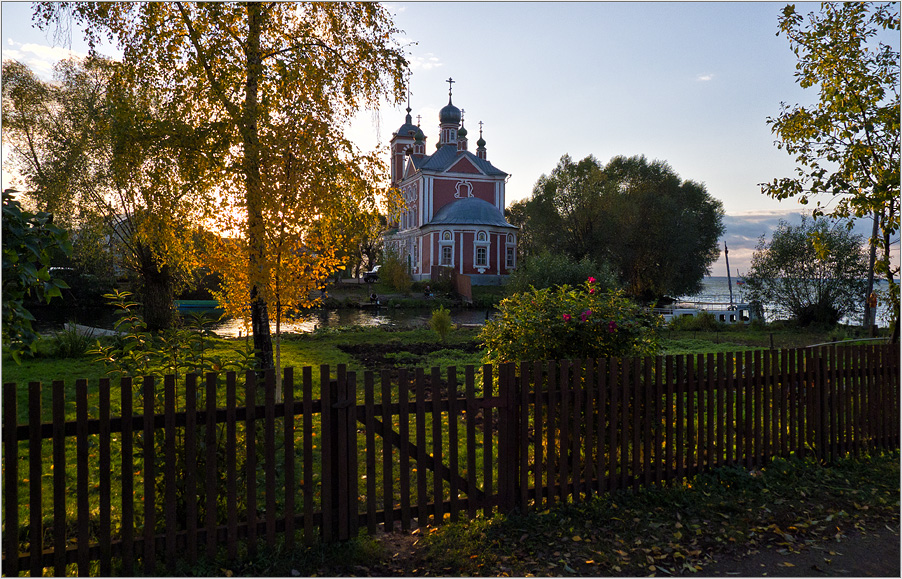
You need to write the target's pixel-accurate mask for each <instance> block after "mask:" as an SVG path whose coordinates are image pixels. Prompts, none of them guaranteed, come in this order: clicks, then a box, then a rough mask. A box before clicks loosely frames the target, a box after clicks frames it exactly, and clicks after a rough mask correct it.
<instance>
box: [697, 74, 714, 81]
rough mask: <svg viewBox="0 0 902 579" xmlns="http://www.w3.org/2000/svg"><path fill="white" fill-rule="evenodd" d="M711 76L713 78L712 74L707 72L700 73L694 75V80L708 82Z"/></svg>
mask: <svg viewBox="0 0 902 579" xmlns="http://www.w3.org/2000/svg"><path fill="white" fill-rule="evenodd" d="M713 78H714V75H713V74H710V73H709V74H700V75H698V76H697V77H695V80H697V81H699V82H708V81H709V80H711V79H713Z"/></svg>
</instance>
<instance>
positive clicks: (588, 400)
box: [580, 358, 599, 498]
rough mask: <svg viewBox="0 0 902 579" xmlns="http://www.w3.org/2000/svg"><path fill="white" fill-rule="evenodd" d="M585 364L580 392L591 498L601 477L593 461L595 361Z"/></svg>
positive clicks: (585, 485)
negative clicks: (582, 399) (583, 408)
mask: <svg viewBox="0 0 902 579" xmlns="http://www.w3.org/2000/svg"><path fill="white" fill-rule="evenodd" d="M585 364H586V372H585V377H584V378H583V385H582V387H581V389H580V390H581V392H583V397H584V400H585V411H584V412H585V413H584V416H585V418H584V419H583V424H585V427H586V435H585V437H584V440H583V469H585V482H584V487H583V488H584V492H585V493H586V498H589V497H591V496H592V495H593V494H594V491H595V488H594V487H595V482H594V481H596V480H598V476H599V475H598V470H597V465H598V462H597V461H595V460H592V451H593V449H594V448H595V447H596V446H597V445H596V444H595V438H596V434H595V432H594V424H593V422H594V420H595V389H594V384H595V360H594V359H592V358H586V360H585Z"/></svg>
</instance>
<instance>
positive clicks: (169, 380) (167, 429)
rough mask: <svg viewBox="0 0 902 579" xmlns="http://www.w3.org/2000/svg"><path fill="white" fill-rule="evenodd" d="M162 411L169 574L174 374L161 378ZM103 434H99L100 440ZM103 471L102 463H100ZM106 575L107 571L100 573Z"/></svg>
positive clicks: (173, 498) (169, 569) (171, 559)
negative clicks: (163, 420) (163, 419)
mask: <svg viewBox="0 0 902 579" xmlns="http://www.w3.org/2000/svg"><path fill="white" fill-rule="evenodd" d="M102 393H103V384H102V383H101V396H102ZM163 413H164V417H165V423H164V424H165V426H164V433H163V436H164V441H165V442H164V451H163V452H164V456H165V458H164V460H165V462H164V463H163V484H164V491H163V492H164V493H165V497H166V498H165V504H166V508H165V511H164V516H165V518H166V520H165V529H166V547H165V548H166V555H165V558H166V571H167V572H168V573H169V574H170V575H174V574H175V536H176V531H177V530H178V529H177V527H176V520H175V508H176V502H175V501H176V496H175V477H176V474H175V472H176V468H175V376H172V375H168V376H165V377H164V378H163ZM102 440H103V434H101V441H102ZM100 468H101V472H103V465H101V467H100ZM101 575H108V573H101Z"/></svg>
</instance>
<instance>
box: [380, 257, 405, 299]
mask: <svg viewBox="0 0 902 579" xmlns="http://www.w3.org/2000/svg"><path fill="white" fill-rule="evenodd" d="M379 280H380V281H382V283H384V284H385V285H387V286H388V287H390V288H391V289H393V290H395V291H398V292H401V293H405V294H406V293H408V292H410V287H411V284H412V283H413V280H411V279H410V274H408V273H407V265H406V264H405V263H404V262H403V261H402V260H401V258H400V257H398V255H397V254H396V253H393V252H386V254H385V259H384V261H383V262H382V267H381V268H380V269H379Z"/></svg>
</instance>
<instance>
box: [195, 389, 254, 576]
mask: <svg viewBox="0 0 902 579" xmlns="http://www.w3.org/2000/svg"><path fill="white" fill-rule="evenodd" d="M205 384H206V389H205V391H204V406H205V409H206V412H205V414H206V416H205V418H206V429H205V430H204V447H205V449H206V453H205V454H204V465H205V466H206V472H205V474H204V494H205V497H204V498H205V501H204V521H205V528H206V530H207V532H206V547H207V558H208V559H211V560H212V559H213V558H214V557H215V556H216V503H217V501H216V481H217V480H218V478H219V476H218V473H217V465H216V454H217V453H216V374H213V373H212V372H210V373H208V374H207V375H206V382H205ZM248 444H249V445H250V441H249V442H248ZM254 476H255V477H256V473H255V474H254Z"/></svg>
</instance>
